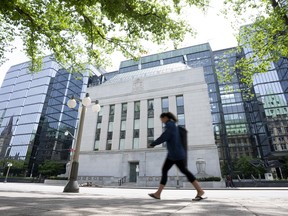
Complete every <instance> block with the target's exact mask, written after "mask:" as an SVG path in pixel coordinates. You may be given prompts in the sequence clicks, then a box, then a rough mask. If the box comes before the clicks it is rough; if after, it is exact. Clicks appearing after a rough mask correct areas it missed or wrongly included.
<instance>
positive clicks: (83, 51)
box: [0, 0, 209, 71]
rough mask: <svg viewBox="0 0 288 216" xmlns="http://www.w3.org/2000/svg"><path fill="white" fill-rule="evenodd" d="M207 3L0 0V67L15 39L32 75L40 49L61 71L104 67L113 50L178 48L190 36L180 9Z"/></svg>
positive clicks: (135, 51)
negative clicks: (165, 45) (149, 44)
mask: <svg viewBox="0 0 288 216" xmlns="http://www.w3.org/2000/svg"><path fill="white" fill-rule="evenodd" d="M208 2H209V0H182V1H180V0H157V1H156V0H145V1H143V0H106V1H104V0H82V1H75V0H49V1H47V0H1V6H0V61H2V63H3V60H4V59H5V58H4V54H5V52H7V51H11V49H12V48H13V46H12V43H13V41H14V39H15V37H16V36H19V37H21V39H22V40H23V45H24V51H25V53H26V54H27V56H28V57H29V58H31V61H32V64H31V67H30V68H31V70H32V71H37V70H39V69H40V67H41V63H42V61H41V59H42V57H43V56H44V55H46V54H45V51H48V52H50V53H53V54H54V56H55V59H56V60H57V61H58V62H60V63H62V64H63V65H64V66H65V67H68V66H71V65H73V66H74V67H81V66H83V64H86V63H91V64H93V65H96V66H100V65H101V66H103V64H105V62H107V59H108V55H109V54H111V53H112V52H114V51H121V52H122V53H123V54H124V56H125V57H128V58H131V57H132V58H135V57H137V56H139V55H141V54H143V53H145V49H144V46H143V42H144V41H152V42H155V43H157V44H161V43H163V42H164V41H166V40H171V41H173V43H174V44H175V46H177V44H178V43H179V42H180V41H182V40H183V39H184V36H185V35H186V34H187V33H188V34H193V33H194V31H193V30H192V28H191V27H190V26H189V25H188V24H187V22H186V21H185V20H183V19H180V18H179V17H180V16H179V15H180V14H181V9H182V8H184V7H187V6H196V7H198V8H200V9H203V10H205V8H206V5H207V4H208ZM46 53H47V52H46ZM0 63H1V62H0ZM104 66H105V65H104ZM78 69H79V68H78Z"/></svg>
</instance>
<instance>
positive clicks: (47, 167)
mask: <svg viewBox="0 0 288 216" xmlns="http://www.w3.org/2000/svg"><path fill="white" fill-rule="evenodd" d="M65 166H66V164H63V163H60V162H57V161H50V160H46V161H45V162H44V163H42V164H40V165H39V167H38V172H39V173H40V174H41V175H43V176H47V177H49V176H57V175H60V174H62V173H65Z"/></svg>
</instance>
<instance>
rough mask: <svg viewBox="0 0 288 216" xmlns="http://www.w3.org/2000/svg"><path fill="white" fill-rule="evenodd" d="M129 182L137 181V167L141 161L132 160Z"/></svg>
mask: <svg viewBox="0 0 288 216" xmlns="http://www.w3.org/2000/svg"><path fill="white" fill-rule="evenodd" d="M129 164H130V175H129V182H137V172H136V168H137V167H139V162H130V163H129Z"/></svg>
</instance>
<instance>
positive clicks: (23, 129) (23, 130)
mask: <svg viewBox="0 0 288 216" xmlns="http://www.w3.org/2000/svg"><path fill="white" fill-rule="evenodd" d="M36 129H37V124H25V125H18V126H17V127H16V130H15V134H28V133H32V132H33V131H35V130H36Z"/></svg>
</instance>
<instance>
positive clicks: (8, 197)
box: [0, 183, 288, 216]
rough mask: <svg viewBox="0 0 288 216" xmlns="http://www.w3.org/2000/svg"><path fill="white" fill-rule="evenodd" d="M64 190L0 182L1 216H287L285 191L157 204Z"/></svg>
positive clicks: (181, 197)
mask: <svg viewBox="0 0 288 216" xmlns="http://www.w3.org/2000/svg"><path fill="white" fill-rule="evenodd" d="M63 189H64V187H63V186H49V185H44V184H32V183H30V184H24V183H0V215H1V216H12V215H13V216H14V215H33V216H34V215H35V216H36V215H37V216H48V215H61V216H62V215H69V216H78V215H166V216H168V215H169V216H173V215H195V216H200V215H201V216H206V215H213V216H214V215H219V216H223V215H229V216H234V215H235V216H239V215H241V216H244V215H245V216H252V215H253V216H274V215H275V216H284V215H288V189H287V188H265V189H264V188H252V189H248V188H247V189H245V188H242V189H221V190H220V189H219V190H217V189H214V190H208V189H207V190H206V195H207V197H208V199H206V200H202V201H199V202H191V198H193V197H194V196H195V191H194V190H182V189H180V190H176V189H166V190H164V192H163V193H162V199H161V200H154V199H152V198H150V197H148V195H147V194H148V193H151V192H154V191H155V189H152V188H145V189H127V188H95V187H93V188H88V187H81V188H80V192H79V193H63V192H62V191H63Z"/></svg>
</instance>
